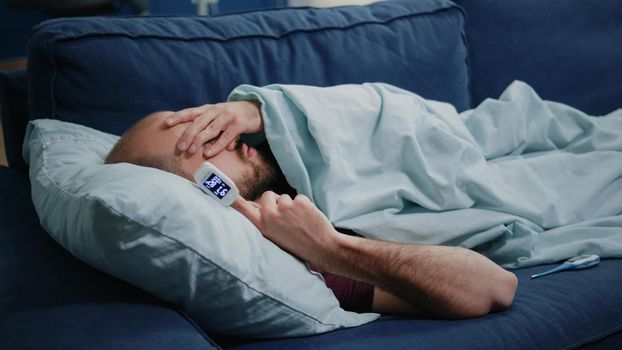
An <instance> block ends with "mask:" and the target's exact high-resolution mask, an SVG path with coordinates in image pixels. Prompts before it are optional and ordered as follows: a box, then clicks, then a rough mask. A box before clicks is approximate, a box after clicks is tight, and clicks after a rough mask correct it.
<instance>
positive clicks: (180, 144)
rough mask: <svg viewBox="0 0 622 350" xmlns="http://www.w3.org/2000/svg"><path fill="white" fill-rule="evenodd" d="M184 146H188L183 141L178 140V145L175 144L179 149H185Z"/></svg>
mask: <svg viewBox="0 0 622 350" xmlns="http://www.w3.org/2000/svg"><path fill="white" fill-rule="evenodd" d="M186 147H188V145H187V144H186V143H185V142H180V143H179V145H178V146H177V148H179V150H180V151H185V150H186Z"/></svg>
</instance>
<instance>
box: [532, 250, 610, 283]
mask: <svg viewBox="0 0 622 350" xmlns="http://www.w3.org/2000/svg"><path fill="white" fill-rule="evenodd" d="M599 262H600V257H599V256H598V255H579V256H576V257H574V258H571V259H568V260H566V261H565V262H564V263H563V264H561V265H559V266H557V267H556V268H554V269H552V270H548V271H544V272H541V273H537V274H535V275H532V276H531V278H538V277H542V276H546V275H550V274H552V273H555V272H559V271H565V270H580V269H587V268H588V267H592V266H596V265H598V263H599Z"/></svg>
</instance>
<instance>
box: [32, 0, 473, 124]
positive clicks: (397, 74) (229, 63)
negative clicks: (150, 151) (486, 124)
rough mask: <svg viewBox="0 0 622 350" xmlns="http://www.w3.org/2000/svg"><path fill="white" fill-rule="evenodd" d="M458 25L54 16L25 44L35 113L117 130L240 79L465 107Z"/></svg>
mask: <svg viewBox="0 0 622 350" xmlns="http://www.w3.org/2000/svg"><path fill="white" fill-rule="evenodd" d="M462 26H463V14H462V12H461V10H460V9H459V8H458V7H457V6H456V5H454V4H453V3H451V2H450V1H448V0H419V1H389V2H381V3H377V4H373V5H370V6H367V7H342V8H336V9H280V10H273V11H265V12H256V13H246V14H235V15H226V16H221V17H213V18H205V17H148V18H143V17H140V18H80V19H58V20H52V21H47V22H44V23H42V24H41V25H39V26H37V27H36V28H35V29H34V30H33V33H32V37H31V40H30V43H29V56H28V57H29V61H28V69H29V73H30V74H29V84H30V100H29V107H30V116H31V118H57V119H60V120H65V121H71V122H76V123H79V124H83V125H87V126H91V127H94V128H96V129H99V130H102V131H105V132H111V133H115V134H120V133H121V132H123V131H124V130H125V129H127V128H128V127H129V126H130V125H131V124H132V122H133V121H135V120H137V119H138V118H139V117H140V116H143V115H145V114H147V113H150V112H153V111H156V110H178V109H182V108H186V107H191V106H195V105H199V104H204V103H208V102H219V101H224V100H225V99H226V98H227V95H228V93H229V92H230V91H231V90H232V89H233V88H234V87H235V86H237V85H239V84H242V83H249V84H253V85H266V84H269V83H290V84H308V85H320V86H326V85H334V84H339V83H360V82H365V81H383V82H387V83H391V84H393V85H397V86H400V87H402V88H406V89H408V90H412V91H414V92H417V93H419V94H420V95H422V96H424V97H427V98H433V99H440V100H445V101H449V102H451V103H453V104H454V105H455V106H456V107H457V108H458V109H460V110H462V109H464V108H466V107H468V105H469V97H468V89H467V86H468V77H467V65H466V48H465V45H464V42H463V36H462V29H463V28H462ZM354 62H355V63H354Z"/></svg>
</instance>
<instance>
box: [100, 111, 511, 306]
mask: <svg viewBox="0 0 622 350" xmlns="http://www.w3.org/2000/svg"><path fill="white" fill-rule="evenodd" d="M262 129H263V122H262V116H261V111H260V108H259V106H258V104H257V103H256V102H254V101H238V102H228V103H223V104H218V105H205V106H201V107H197V108H191V109H187V110H183V111H180V112H177V113H172V112H158V113H153V114H151V115H149V116H147V117H146V118H143V119H142V120H140V121H139V122H138V123H137V124H136V125H134V126H133V127H132V128H131V129H129V130H128V131H127V132H126V133H125V134H124V135H123V137H122V138H121V140H120V141H119V143H117V145H115V147H114V149H113V150H112V151H111V152H110V154H109V155H108V157H107V159H106V163H118V162H130V163H134V164H138V165H143V166H150V167H155V168H159V169H162V170H165V171H169V172H172V173H175V174H177V175H180V176H183V177H185V178H186V179H188V180H190V181H193V178H192V174H193V173H194V171H195V170H196V169H197V168H198V167H199V166H200V165H201V164H202V163H203V162H204V161H206V160H208V161H209V162H211V163H212V164H213V165H215V166H216V167H218V168H219V169H220V170H221V171H223V172H224V173H225V174H227V175H228V176H229V177H230V178H231V179H232V180H233V181H234V182H235V183H236V185H237V187H238V188H239V189H240V197H239V198H238V199H237V200H236V201H235V203H234V204H233V207H234V208H235V209H236V210H238V211H239V212H240V213H241V214H243V215H244V216H245V217H246V218H247V219H248V220H250V221H251V222H252V223H253V224H254V225H255V226H256V227H257V228H258V229H259V230H260V231H261V233H262V234H263V235H264V236H265V237H267V238H268V239H270V240H271V241H273V242H274V243H275V244H277V245H279V246H280V247H281V248H283V249H285V250H287V251H289V252H290V253H292V254H293V255H295V256H297V257H299V258H301V259H303V260H305V261H307V262H309V264H310V265H311V267H312V268H313V269H315V270H318V271H321V272H323V273H324V276H325V277H328V278H327V283H328V284H329V287H331V285H330V284H331V283H332V282H331V281H334V280H333V279H332V276H343V277H345V278H342V279H341V280H340V281H339V280H338V282H337V285H333V286H332V288H333V290H335V289H339V286H338V284H339V283H349V282H348V281H350V282H354V284H352V283H350V284H349V286H351V287H352V286H353V287H352V288H354V289H355V290H354V294H357V293H358V292H357V291H356V289H357V288H363V289H365V287H364V286H365V285H368V286H370V289H367V290H368V291H369V292H362V294H365V295H363V296H360V297H362V298H369V299H370V302H369V304H371V305H368V306H367V309H365V308H364V307H363V308H362V309H357V310H356V311H374V312H380V313H407V314H413V315H418V316H424V317H440V318H468V317H479V316H482V315H485V314H487V313H489V312H495V311H501V310H504V309H506V308H508V307H509V306H510V305H511V303H512V301H513V298H514V294H515V291H516V287H517V279H516V277H515V276H514V274H512V273H510V272H507V271H505V270H504V269H502V268H500V267H499V266H497V265H496V264H494V263H493V262H492V261H490V260H489V259H487V258H486V257H484V256H483V255H481V254H478V253H476V252H473V251H471V250H467V249H463V248H457V247H445V246H423V245H414V244H397V243H392V242H385V241H379V240H371V239H366V238H362V237H357V236H354V235H348V234H343V233H340V232H339V231H337V230H336V229H335V228H334V227H333V226H332V224H331V223H330V221H329V220H328V219H327V217H326V216H325V215H324V214H323V213H322V212H321V211H320V210H319V209H318V208H317V207H316V206H315V205H314V204H313V203H312V202H311V201H310V200H309V199H308V198H307V197H305V196H302V195H298V196H295V197H294V198H292V197H291V196H290V195H288V194H280V195H279V194H277V193H275V192H273V191H269V189H271V188H272V189H273V188H274V187H273V186H275V184H276V183H277V182H278V181H277V180H278V178H282V174H280V170H279V169H278V166H276V162H275V161H274V159H273V156H272V155H271V154H270V150H269V148H268V147H267V144H264V146H263V147H260V148H259V149H255V148H252V147H249V146H247V145H246V144H244V143H241V142H238V139H239V136H240V134H242V133H256V132H259V131H261V130H262ZM203 145H205V146H203ZM203 147H205V148H203ZM200 150H201V151H200ZM249 200H254V201H249ZM337 278H338V277H337ZM344 281H345V282H344ZM355 281H360V282H362V284H356V282H355ZM361 286H363V287H361ZM336 294H339V293H336ZM355 296H356V295H355ZM338 298H339V295H338ZM343 299H344V298H343V297H342V298H340V302H341V303H342V305H343V304H344V303H345V301H344V300H343ZM354 304H356V301H354Z"/></svg>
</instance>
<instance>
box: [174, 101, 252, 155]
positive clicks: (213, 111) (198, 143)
mask: <svg viewBox="0 0 622 350" xmlns="http://www.w3.org/2000/svg"><path fill="white" fill-rule="evenodd" d="M186 122H190V124H189V125H188V127H187V128H186V130H185V131H184V133H183V134H182V135H181V137H180V138H179V140H178V142H177V148H178V149H179V150H180V151H182V152H189V153H191V154H194V153H195V152H197V151H198V150H200V149H203V153H204V155H205V156H206V157H213V156H214V155H216V154H218V153H219V152H220V151H222V150H223V149H225V148H227V149H228V150H230V151H232V150H233V149H234V148H235V144H236V142H237V141H238V139H239V138H240V135H241V134H253V133H257V132H260V131H262V130H263V120H262V119H261V108H260V105H259V102H257V101H234V102H224V103H218V104H213V105H212V104H206V105H203V106H199V107H194V108H187V109H183V110H181V111H177V112H175V113H173V114H171V115H170V116H169V117H168V118H166V125H167V126H168V127H172V126H175V125H177V124H179V123H186Z"/></svg>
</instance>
